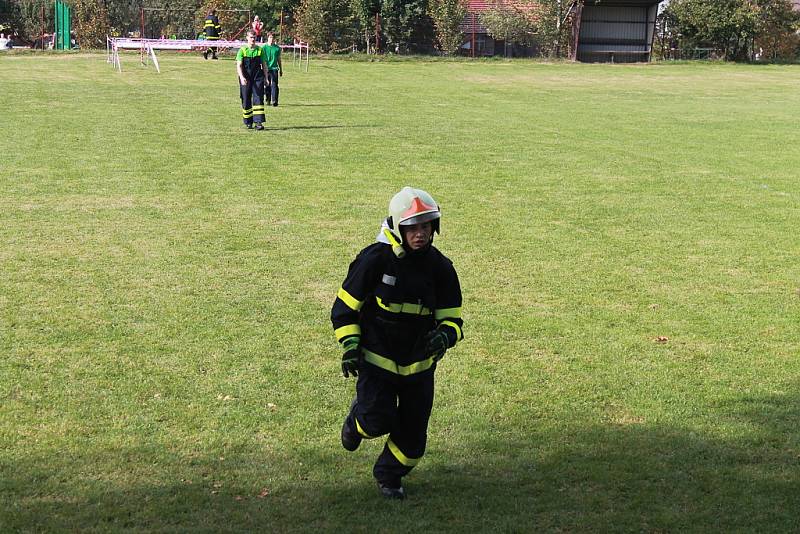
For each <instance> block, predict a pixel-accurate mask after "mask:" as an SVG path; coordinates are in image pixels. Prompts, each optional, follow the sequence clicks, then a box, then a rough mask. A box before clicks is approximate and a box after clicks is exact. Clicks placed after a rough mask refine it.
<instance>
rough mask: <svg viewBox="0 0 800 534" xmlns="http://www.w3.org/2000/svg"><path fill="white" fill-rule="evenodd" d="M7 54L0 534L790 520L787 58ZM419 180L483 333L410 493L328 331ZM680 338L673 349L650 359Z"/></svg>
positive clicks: (798, 322) (2, 72)
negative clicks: (254, 76) (118, 67)
mask: <svg viewBox="0 0 800 534" xmlns="http://www.w3.org/2000/svg"><path fill="white" fill-rule="evenodd" d="M159 59H160V62H161V69H162V72H161V74H157V73H156V72H155V70H154V69H153V68H152V67H151V68H149V69H146V68H143V67H140V66H139V65H138V57H135V56H133V55H128V56H125V57H124V58H123V67H124V71H123V72H122V73H119V72H116V71H114V70H113V69H112V68H111V66H109V65H108V64H107V63H106V62H105V57H104V56H102V55H91V54H78V55H67V56H58V55H30V54H15V55H4V56H0V132H2V136H0V531H3V532H8V531H89V532H91V531H96V532H100V531H103V532H105V531H121V530H135V531H144V532H174V531H192V532H195V531H198V532H200V531H207V532H223V531H224V532H228V531H230V532H236V531H239V532H247V531H262V532H293V531H319V530H322V531H337V532H350V531H358V532H374V531H382V532H408V531H418V532H431V531H456V532H457V531H461V532H476V531H479V532H480V531H487V532H488V531H501V532H533V531H598V532H600V531H646V532H688V531H694V532H708V531H719V532H733V531H754V532H788V531H796V530H797V528H798V524H800V431H799V430H798V428H799V426H798V421H800V364H799V363H798V355H799V353H800V313H798V311H800V310H799V309H798V308H800V293H799V292H798V291H800V290H798V288H799V287H800V262H799V261H798V254H799V253H800V237H799V236H800V231H799V230H798V228H800V182H798V179H797V172H798V169H799V168H800V148H799V147H800V129H798V117H800V91H798V87H800V68H798V67H797V66H746V65H723V64H654V65H647V66H623V65H572V64H543V63H532V62H522V61H514V62H501V61H488V62H466V61H465V62H446V61H430V62H427V61H421V60H419V61H402V62H374V63H369V62H352V61H333V60H322V61H316V60H313V61H312V63H311V68H310V70H309V72H308V73H306V72H303V71H301V70H299V69H297V68H295V67H292V66H291V64H290V63H291V62H290V61H287V64H286V69H285V70H286V75H285V76H284V78H283V79H282V81H281V84H282V87H281V89H282V94H281V106H280V107H279V108H277V109H275V110H270V111H269V112H268V124H267V128H268V130H267V131H266V132H254V131H247V130H245V129H244V128H243V127H242V125H241V118H240V117H241V111H240V108H239V101H238V97H237V88H236V78H235V75H234V68H235V66H234V63H233V61H232V60H230V59H223V60H221V61H218V62H211V61H208V62H204V61H203V60H202V59H199V58H198V57H196V56H193V57H187V56H170V55H168V54H162V56H160V58H159ZM403 185H413V186H416V187H421V188H424V189H426V190H428V191H430V192H431V193H432V194H433V195H434V197H435V198H436V199H437V200H438V201H439V202H440V203H441V205H442V209H443V222H442V235H441V236H439V237H438V238H437V240H436V243H437V245H438V246H439V248H440V249H442V250H443V251H444V252H445V254H447V255H448V256H449V257H450V258H452V259H453V260H454V263H455V265H456V267H457V269H458V271H459V275H460V277H461V283H462V286H463V292H464V298H465V304H464V319H465V330H464V332H465V336H466V339H465V340H464V342H463V343H462V344H460V345H459V346H458V347H457V348H456V349H454V350H452V351H450V352H448V354H447V356H446V357H445V360H444V361H443V362H442V364H441V366H440V368H439V371H438V372H437V399H436V404H435V407H434V412H433V417H432V420H431V425H430V429H429V440H428V451H427V454H426V456H425V458H424V459H423V460H422V461H421V462H420V465H419V466H418V467H417V469H416V470H415V471H414V472H413V473H412V474H411V475H410V476H409V477H408V478H407V480H406V489H407V492H408V493H409V499H407V500H406V501H405V502H402V503H399V502H385V501H383V500H382V499H381V498H380V497H379V495H378V494H377V491H376V488H375V486H374V483H373V481H372V478H371V465H372V462H373V461H374V458H375V456H376V455H377V454H378V453H379V451H380V448H381V447H382V442H380V441H374V442H369V443H365V444H364V445H363V446H362V448H361V449H359V451H357V452H356V453H352V454H349V453H346V452H345V451H344V450H343V449H342V448H341V446H340V444H339V429H340V425H341V421H342V418H343V417H344V415H345V413H346V410H347V407H348V403H349V400H350V398H351V396H352V392H353V382H352V380H350V381H346V380H344V379H343V378H341V376H340V373H339V358H340V353H339V349H338V347H337V345H336V343H335V342H334V339H333V335H332V331H331V327H330V322H329V318H328V317H329V311H330V305H331V303H332V299H333V297H334V295H335V292H336V290H337V289H338V287H339V284H340V283H341V281H342V279H343V277H344V275H345V273H346V269H347V265H348V264H349V262H350V261H351V260H352V258H353V256H354V255H355V253H356V252H357V251H358V250H360V249H361V248H362V247H363V246H365V245H367V244H368V243H369V242H371V240H372V239H373V238H374V236H375V234H376V232H377V229H378V225H379V223H380V221H381V218H382V217H383V216H384V215H385V209H386V206H387V204H388V200H389V198H390V197H391V195H392V194H393V193H394V192H396V191H397V190H399V188H400V187H402V186H403ZM659 338H660V340H659Z"/></svg>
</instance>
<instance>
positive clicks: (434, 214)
mask: <svg viewBox="0 0 800 534" xmlns="http://www.w3.org/2000/svg"><path fill="white" fill-rule="evenodd" d="M439 217H441V215H440V214H439V212H438V211H429V212H428V213H420V214H419V215H415V216H413V217H409V218H408V219H406V220H404V221H402V222H401V223H400V226H411V225H412V224H422V223H426V222H429V221H434V220H436V219H438V218H439Z"/></svg>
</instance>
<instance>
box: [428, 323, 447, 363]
mask: <svg viewBox="0 0 800 534" xmlns="http://www.w3.org/2000/svg"><path fill="white" fill-rule="evenodd" d="M423 342H424V343H425V355H426V356H427V357H428V358H433V361H435V362H438V361H439V360H441V359H442V358H443V357H444V353H445V352H446V351H447V349H448V347H450V340H449V338H448V337H447V334H446V333H445V332H443V331H442V330H431V331H430V332H428V333H427V334H425V338H424V339H423Z"/></svg>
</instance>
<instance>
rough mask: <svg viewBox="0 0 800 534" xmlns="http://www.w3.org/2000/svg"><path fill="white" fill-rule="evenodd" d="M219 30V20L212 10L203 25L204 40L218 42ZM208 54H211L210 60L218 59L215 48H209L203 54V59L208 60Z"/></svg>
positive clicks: (214, 10)
mask: <svg viewBox="0 0 800 534" xmlns="http://www.w3.org/2000/svg"><path fill="white" fill-rule="evenodd" d="M220 28H221V26H220V25H219V18H218V17H217V10H216V9H212V10H211V11H209V13H208V16H207V17H206V20H205V23H204V24H203V31H204V32H205V34H206V40H207V41H219V34H220ZM208 54H211V59H218V58H217V47H216V46H209V47H208V49H206V51H205V52H203V58H205V59H208Z"/></svg>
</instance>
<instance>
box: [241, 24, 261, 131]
mask: <svg viewBox="0 0 800 534" xmlns="http://www.w3.org/2000/svg"><path fill="white" fill-rule="evenodd" d="M265 68H266V64H265V62H264V52H263V50H262V49H261V47H259V46H258V45H256V34H255V32H254V31H252V30H250V31H249V32H247V46H243V47H241V48H240V49H239V52H237V54H236V73H237V74H238V75H239V96H240V97H241V99H242V120H243V121H244V124H245V126H247V128H248V129H251V128H253V125H254V124H255V128H256V130H263V129H264V100H263V97H264V92H263V87H264V70H265Z"/></svg>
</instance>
